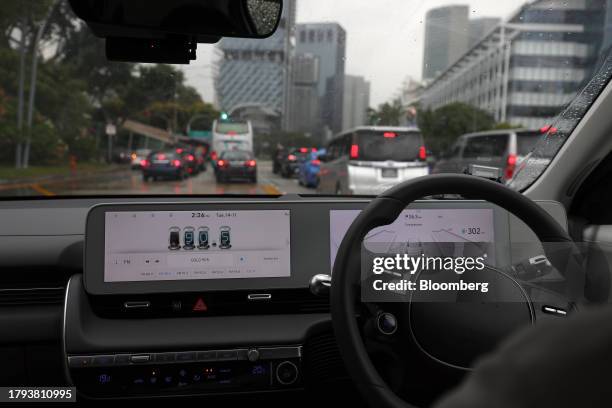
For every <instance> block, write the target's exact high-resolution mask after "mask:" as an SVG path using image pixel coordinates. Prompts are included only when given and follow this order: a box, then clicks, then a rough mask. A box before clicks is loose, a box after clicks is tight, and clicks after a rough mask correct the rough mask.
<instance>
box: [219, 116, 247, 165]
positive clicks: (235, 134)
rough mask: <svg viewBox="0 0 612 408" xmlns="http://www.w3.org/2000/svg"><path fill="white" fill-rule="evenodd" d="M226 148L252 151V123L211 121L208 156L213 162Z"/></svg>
mask: <svg viewBox="0 0 612 408" xmlns="http://www.w3.org/2000/svg"><path fill="white" fill-rule="evenodd" d="M226 150H241V151H247V152H251V153H252V152H253V125H251V122H250V121H248V120H247V121H224V120H215V121H214V122H213V126H212V150H211V152H210V158H211V159H212V160H213V162H215V161H216V160H217V158H218V157H219V155H220V154H221V152H224V151H226Z"/></svg>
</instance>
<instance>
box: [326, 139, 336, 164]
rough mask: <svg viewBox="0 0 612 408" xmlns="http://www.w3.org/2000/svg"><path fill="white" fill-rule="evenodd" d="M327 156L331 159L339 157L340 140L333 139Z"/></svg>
mask: <svg viewBox="0 0 612 408" xmlns="http://www.w3.org/2000/svg"><path fill="white" fill-rule="evenodd" d="M327 157H328V158H329V160H336V159H337V158H338V142H337V141H333V142H331V143H330V144H329V146H328V147H327Z"/></svg>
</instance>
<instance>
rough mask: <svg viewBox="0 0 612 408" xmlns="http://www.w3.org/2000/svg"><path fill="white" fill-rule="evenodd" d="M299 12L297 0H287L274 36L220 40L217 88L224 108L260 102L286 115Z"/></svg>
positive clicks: (229, 108) (265, 107) (258, 103)
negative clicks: (296, 7)
mask: <svg viewBox="0 0 612 408" xmlns="http://www.w3.org/2000/svg"><path fill="white" fill-rule="evenodd" d="M295 13H296V9H295V0H289V1H287V0H286V1H285V2H284V6H283V15H282V17H281V21H280V24H279V27H278V29H277V31H276V32H275V33H274V34H273V35H272V36H271V37H269V38H267V39H265V40H260V39H245V38H223V39H222V40H221V41H220V43H219V45H218V50H219V51H220V55H221V60H220V61H219V64H218V65H219V66H218V75H217V76H216V78H215V91H216V93H217V101H218V105H219V108H220V109H221V110H223V111H227V112H231V111H232V110H233V109H235V108H237V107H240V106H244V105H248V106H255V105H259V106H261V107H262V108H263V109H265V110H272V111H274V112H277V113H278V115H280V116H281V117H283V118H284V116H285V115H284V113H285V112H286V111H287V109H288V105H289V80H290V79H289V76H290V70H289V60H290V58H291V55H292V53H293V40H292V38H291V37H292V36H293V33H294V28H295Z"/></svg>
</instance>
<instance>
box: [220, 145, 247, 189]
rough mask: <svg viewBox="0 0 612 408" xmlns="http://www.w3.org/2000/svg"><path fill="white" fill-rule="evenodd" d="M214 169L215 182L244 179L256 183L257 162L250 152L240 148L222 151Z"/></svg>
mask: <svg viewBox="0 0 612 408" xmlns="http://www.w3.org/2000/svg"><path fill="white" fill-rule="evenodd" d="M215 169H216V170H215V175H216V178H217V183H225V182H228V181H230V180H235V179H242V180H244V179H246V180H249V181H251V182H253V183H257V162H256V161H255V157H253V153H251V152H247V151H241V150H232V151H225V152H222V153H221V155H219V160H217V166H216V167H215Z"/></svg>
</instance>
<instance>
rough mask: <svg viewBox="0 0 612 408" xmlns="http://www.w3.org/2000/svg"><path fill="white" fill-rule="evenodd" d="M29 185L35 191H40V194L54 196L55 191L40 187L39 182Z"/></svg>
mask: <svg viewBox="0 0 612 408" xmlns="http://www.w3.org/2000/svg"><path fill="white" fill-rule="evenodd" d="M29 187H30V188H31V189H32V190H34V191H36V192H37V193H40V194H42V195H45V196H54V195H55V193H54V192H52V191H49V190H47V189H46V188H44V187H42V186H41V185H40V184H30V185H29Z"/></svg>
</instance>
